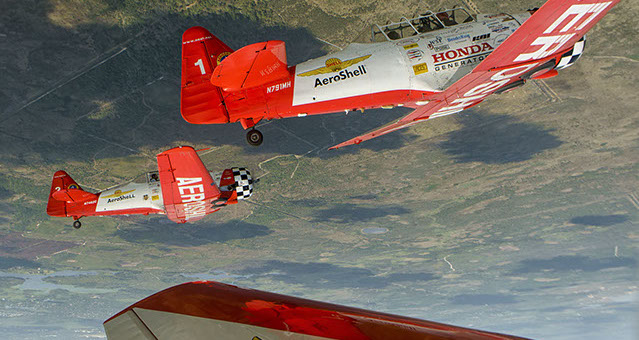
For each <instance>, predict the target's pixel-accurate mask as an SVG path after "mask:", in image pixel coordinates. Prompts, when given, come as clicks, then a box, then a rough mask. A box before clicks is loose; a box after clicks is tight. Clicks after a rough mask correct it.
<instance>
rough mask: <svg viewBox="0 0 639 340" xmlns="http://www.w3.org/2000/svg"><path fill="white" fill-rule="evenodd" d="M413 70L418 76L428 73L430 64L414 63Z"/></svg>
mask: <svg viewBox="0 0 639 340" xmlns="http://www.w3.org/2000/svg"><path fill="white" fill-rule="evenodd" d="M413 72H415V75H416V76H417V75H420V74H422V73H426V72H428V66H427V65H426V63H421V64H417V65H413Z"/></svg>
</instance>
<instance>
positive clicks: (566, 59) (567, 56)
mask: <svg viewBox="0 0 639 340" xmlns="http://www.w3.org/2000/svg"><path fill="white" fill-rule="evenodd" d="M584 47H586V36H585V35H584V36H583V37H582V38H581V39H579V41H577V42H576V43H575V46H573V47H572V49H571V50H570V51H568V52H566V53H564V55H562V56H561V59H560V60H559V64H557V66H556V67H555V69H556V70H561V69H564V68H566V67H568V66H570V65H572V64H574V63H575V62H576V61H577V59H579V57H581V54H582V53H583V52H584Z"/></svg>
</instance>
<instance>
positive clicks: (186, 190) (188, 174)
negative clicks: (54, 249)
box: [47, 146, 253, 229]
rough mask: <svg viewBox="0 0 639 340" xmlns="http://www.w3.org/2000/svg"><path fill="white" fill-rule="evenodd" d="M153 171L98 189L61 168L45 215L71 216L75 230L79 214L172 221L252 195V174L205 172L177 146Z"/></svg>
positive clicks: (240, 170)
mask: <svg viewBox="0 0 639 340" xmlns="http://www.w3.org/2000/svg"><path fill="white" fill-rule="evenodd" d="M157 161H158V171H152V172H147V173H145V174H143V175H141V176H140V177H138V178H137V179H136V180H134V181H132V182H129V183H125V184H121V185H118V186H115V187H113V188H110V189H107V190H105V191H102V192H98V193H95V194H94V193H90V192H87V191H84V190H82V188H81V187H80V185H78V183H76V182H75V181H74V180H73V179H72V178H71V176H69V175H68V174H67V173H66V172H64V171H62V170H60V171H57V172H56V173H55V174H54V175H53V181H52V183H51V191H50V193H49V202H48V204H47V214H48V215H50V216H55V217H73V219H74V222H73V227H75V228H76V229H78V228H80V227H81V226H82V224H81V223H80V218H81V217H84V216H110V215H134V214H142V215H148V214H165V215H166V216H167V217H168V218H169V219H170V220H171V221H174V222H176V223H185V222H192V221H197V220H199V219H201V218H203V217H204V216H205V215H207V214H210V213H213V212H216V211H218V210H219V209H220V207H222V206H225V205H227V204H235V203H237V202H238V200H245V199H248V198H249V197H251V194H252V193H253V178H252V177H251V173H250V172H249V171H248V170H247V169H245V168H230V169H226V170H224V171H222V172H219V173H214V172H209V171H208V170H207V169H206V167H205V166H204V164H203V163H202V160H200V157H198V155H197V152H196V151H195V150H194V149H193V148H192V147H190V146H180V147H177V148H173V149H170V150H167V151H164V152H162V153H160V154H158V155H157Z"/></svg>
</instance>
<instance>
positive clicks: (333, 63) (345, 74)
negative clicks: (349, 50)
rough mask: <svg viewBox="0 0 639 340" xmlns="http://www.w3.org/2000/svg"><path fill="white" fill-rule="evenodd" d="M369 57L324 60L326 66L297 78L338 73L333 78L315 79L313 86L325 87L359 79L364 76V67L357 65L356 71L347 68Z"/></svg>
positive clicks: (301, 74)
mask: <svg viewBox="0 0 639 340" xmlns="http://www.w3.org/2000/svg"><path fill="white" fill-rule="evenodd" d="M370 56H371V55H370V54H369V55H365V56H362V57H357V58H353V59H349V60H345V61H342V60H341V59H339V58H329V59H327V60H326V62H325V64H326V66H323V67H318V68H316V69H314V70H310V71H307V72H304V73H300V74H298V76H299V77H308V76H314V75H320V74H326V73H334V72H339V73H337V74H336V75H334V76H329V77H325V78H315V86H314V87H318V86H320V87H321V86H325V85H329V84H333V83H337V82H340V81H342V80H346V79H350V78H355V77H359V76H362V75H365V74H366V66H364V65H359V66H357V68H356V69H348V67H350V66H353V65H356V64H359V63H360V62H362V61H364V60H366V59H368V58H370Z"/></svg>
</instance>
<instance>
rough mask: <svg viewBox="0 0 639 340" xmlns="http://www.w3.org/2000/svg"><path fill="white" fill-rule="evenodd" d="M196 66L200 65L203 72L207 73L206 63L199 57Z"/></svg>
mask: <svg viewBox="0 0 639 340" xmlns="http://www.w3.org/2000/svg"><path fill="white" fill-rule="evenodd" d="M195 66H199V67H200V72H202V74H203V75H204V74H206V70H205V69H204V63H203V62H202V59H198V60H197V62H196V63H195Z"/></svg>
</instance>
